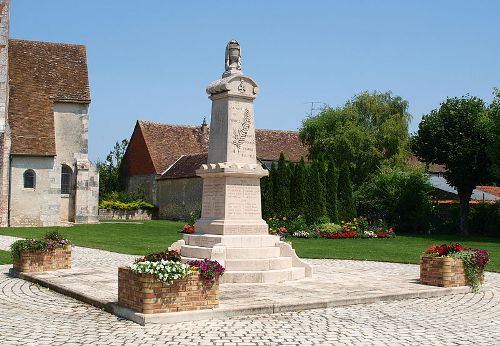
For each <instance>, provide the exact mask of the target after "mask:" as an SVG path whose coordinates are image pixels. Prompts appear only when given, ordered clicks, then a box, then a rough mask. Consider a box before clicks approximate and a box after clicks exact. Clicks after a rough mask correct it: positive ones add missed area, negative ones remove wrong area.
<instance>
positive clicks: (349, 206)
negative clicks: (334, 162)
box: [337, 163, 356, 221]
mask: <svg viewBox="0 0 500 346" xmlns="http://www.w3.org/2000/svg"><path fill="white" fill-rule="evenodd" d="M337 190H338V194H337V196H338V219H340V220H341V221H347V220H352V219H354V218H355V217H356V206H355V204H354V198H353V192H352V183H351V172H350V170H349V166H348V164H347V163H344V164H343V165H342V166H341V168H340V172H339V179H338V188H337Z"/></svg>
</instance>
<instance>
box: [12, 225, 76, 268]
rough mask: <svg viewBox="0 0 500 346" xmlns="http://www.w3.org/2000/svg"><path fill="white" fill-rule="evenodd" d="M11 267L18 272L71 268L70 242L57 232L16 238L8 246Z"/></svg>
mask: <svg viewBox="0 0 500 346" xmlns="http://www.w3.org/2000/svg"><path fill="white" fill-rule="evenodd" d="M10 249H11V253H12V259H13V267H14V270H15V271H18V272H45V271H51V270H58V269H69V268H71V242H70V241H69V240H68V239H65V238H63V237H62V236H61V235H60V234H59V233H57V232H52V233H47V234H46V235H45V237H43V238H41V239H22V240H17V241H15V242H14V243H12V245H11V246H10Z"/></svg>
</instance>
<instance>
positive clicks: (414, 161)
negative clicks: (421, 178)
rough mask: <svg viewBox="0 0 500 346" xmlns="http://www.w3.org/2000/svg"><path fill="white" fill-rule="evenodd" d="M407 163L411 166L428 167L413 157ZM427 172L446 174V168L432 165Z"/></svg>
mask: <svg viewBox="0 0 500 346" xmlns="http://www.w3.org/2000/svg"><path fill="white" fill-rule="evenodd" d="M407 163H408V164H409V165H411V166H424V167H425V166H426V164H425V162H422V161H420V160H419V159H417V157H416V156H413V155H412V156H410V158H409V159H408V162H407ZM427 171H428V172H429V173H444V172H446V166H445V165H435V164H430V165H428V168H427Z"/></svg>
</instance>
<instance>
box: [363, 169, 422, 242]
mask: <svg viewBox="0 0 500 346" xmlns="http://www.w3.org/2000/svg"><path fill="white" fill-rule="evenodd" d="M431 191H432V186H431V185H430V184H429V182H428V177H427V176H426V175H425V174H424V173H423V172H422V171H420V170H418V169H409V170H406V171H401V170H397V169H384V170H382V171H380V172H379V173H378V174H377V175H375V176H373V177H372V178H371V179H370V180H369V181H367V182H365V183H364V184H363V185H362V186H361V187H360V188H359V189H358V190H357V191H356V194H355V196H356V204H357V207H358V211H359V213H360V214H362V215H365V216H367V217H368V218H370V219H379V218H380V219H384V220H386V221H387V222H388V223H389V225H390V226H391V227H394V228H395V229H396V230H397V231H398V232H400V231H403V232H424V231H427V230H429V227H430V220H431V213H432V201H431V195H430V194H431Z"/></svg>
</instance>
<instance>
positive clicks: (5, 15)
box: [0, 0, 10, 227]
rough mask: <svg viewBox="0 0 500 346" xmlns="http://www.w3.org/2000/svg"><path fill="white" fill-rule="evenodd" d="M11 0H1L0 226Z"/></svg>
mask: <svg viewBox="0 0 500 346" xmlns="http://www.w3.org/2000/svg"><path fill="white" fill-rule="evenodd" d="M9 5H10V4H9V1H8V0H0V227H6V226H7V225H8V215H9V214H8V208H9V205H8V200H9V195H8V194H9V152H10V137H9V128H8V124H7V109H8V100H9V83H8V75H7V71H8V56H9V54H8V49H9V46H8V44H9Z"/></svg>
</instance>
